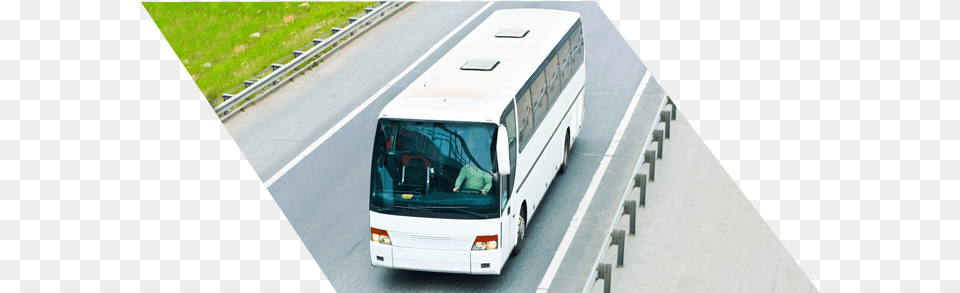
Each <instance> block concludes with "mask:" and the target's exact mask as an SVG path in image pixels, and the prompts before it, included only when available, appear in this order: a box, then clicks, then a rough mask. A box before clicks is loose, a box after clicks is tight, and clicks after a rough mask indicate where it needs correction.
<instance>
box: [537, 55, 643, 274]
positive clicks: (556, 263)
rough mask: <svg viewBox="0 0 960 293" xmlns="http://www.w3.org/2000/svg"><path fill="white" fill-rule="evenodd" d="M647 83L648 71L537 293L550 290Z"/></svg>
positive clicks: (571, 220)
mask: <svg viewBox="0 0 960 293" xmlns="http://www.w3.org/2000/svg"><path fill="white" fill-rule="evenodd" d="M649 81H650V71H647V72H646V73H644V74H643V79H642V80H641V82H640V86H638V87H637V92H636V93H635V94H633V99H632V100H630V105H629V106H627V112H626V113H624V114H623V120H620V126H617V131H616V132H615V133H614V134H613V140H611V141H610V146H609V147H607V153H606V154H604V156H603V159H602V160H600V166H599V167H597V172H596V173H593V178H592V179H590V186H588V187H587V193H586V194H585V195H584V196H583V199H582V200H580V205H579V206H577V212H576V213H574V214H573V218H572V219H570V226H569V227H567V232H566V234H563V240H561V241H560V247H558V248H557V254H555V255H553V260H551V261H550V266H549V267H547V272H546V274H545V275H544V276H543V280H541V281H540V285H539V286H537V292H538V293H542V292H547V290H549V289H550V283H552V282H553V277H554V276H556V274H557V270H558V269H560V262H562V261H563V257H564V256H565V255H566V254H567V250H568V249H570V243H571V242H573V236H574V235H576V234H577V230H578V229H580V222H581V221H582V220H583V216H584V215H585V214H586V213H587V208H588V207H590V202H591V201H593V196H594V194H596V193H597V188H599V187H600V180H601V179H603V174H604V173H606V172H607V167H608V166H609V165H610V160H612V159H613V154H614V153H616V152H617V146H619V145H620V139H621V138H623V133H624V132H625V131H626V129H627V124H630V118H631V117H633V112H634V110H635V109H636V108H637V103H639V102H640V95H641V94H642V93H643V90H644V89H646V88H647V82H649Z"/></svg>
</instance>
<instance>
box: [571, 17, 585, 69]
mask: <svg viewBox="0 0 960 293" xmlns="http://www.w3.org/2000/svg"><path fill="white" fill-rule="evenodd" d="M570 40H571V41H573V44H572V45H573V46H574V47H573V61H574V62H573V68H574V69H576V68H580V64H583V27H582V25H577V28H575V29H574V30H573V34H572V35H571V36H570Z"/></svg>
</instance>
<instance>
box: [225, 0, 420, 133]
mask: <svg viewBox="0 0 960 293" xmlns="http://www.w3.org/2000/svg"><path fill="white" fill-rule="evenodd" d="M409 3H410V2H400V1H379V2H377V3H376V4H374V5H371V6H370V7H367V8H366V9H364V11H363V12H360V13H357V14H356V15H354V16H353V17H350V18H349V19H347V20H346V21H344V22H342V23H340V24H339V25H337V26H335V27H334V28H333V29H331V30H330V31H328V32H326V33H324V34H323V35H321V36H320V37H319V38H316V39H314V40H313V41H312V42H310V43H308V44H306V45H304V46H303V47H300V48H299V49H297V50H295V51H293V53H290V54H289V55H287V56H286V57H283V59H280V61H277V62H276V63H273V64H271V65H270V67H268V68H266V69H264V70H263V71H261V72H260V73H257V74H256V75H255V76H254V77H253V78H252V79H249V80H247V81H244V82H243V84H241V85H238V86H236V87H234V88H233V89H231V90H230V91H228V92H227V93H224V94H223V95H221V96H220V98H219V99H216V100H214V101H213V102H211V103H216V102H218V101H222V102H220V103H218V104H212V106H213V107H214V108H213V110H214V112H216V113H217V116H219V117H220V120H222V121H226V120H227V119H229V118H230V117H232V116H233V115H234V114H236V113H237V112H239V111H240V110H242V109H243V108H244V107H246V106H248V105H251V104H253V102H256V101H257V100H259V99H261V98H263V97H265V96H267V95H269V94H270V93H271V92H273V91H274V90H276V89H277V88H279V87H280V86H281V85H283V84H285V83H286V82H288V81H290V80H292V79H293V78H294V77H295V76H298V75H300V74H302V73H303V72H304V71H305V70H307V69H310V68H313V67H314V66H316V65H317V64H318V63H320V62H321V61H323V59H324V58H325V57H326V56H328V55H329V54H332V53H334V52H336V50H338V49H339V48H341V47H343V45H344V44H346V43H349V42H350V41H352V40H353V39H355V36H359V35H360V34H363V33H364V32H366V31H367V30H368V29H370V28H372V27H373V26H375V25H376V24H377V23H379V22H380V21H382V20H383V19H385V18H387V17H389V16H391V15H393V13H394V12H396V11H398V10H400V9H401V8H403V7H405V6H406V5H407V4H409Z"/></svg>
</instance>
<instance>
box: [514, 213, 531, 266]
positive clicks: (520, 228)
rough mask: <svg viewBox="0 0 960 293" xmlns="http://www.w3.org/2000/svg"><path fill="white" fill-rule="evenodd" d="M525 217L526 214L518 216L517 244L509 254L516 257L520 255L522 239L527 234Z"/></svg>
mask: <svg viewBox="0 0 960 293" xmlns="http://www.w3.org/2000/svg"><path fill="white" fill-rule="evenodd" d="M526 230H527V215H526V213H522V214H520V223H518V225H517V244H516V245H514V246H513V251H511V252H510V255H513V256H516V255H518V254H520V249H521V248H523V238H524V237H525V236H526V233H527V231H526Z"/></svg>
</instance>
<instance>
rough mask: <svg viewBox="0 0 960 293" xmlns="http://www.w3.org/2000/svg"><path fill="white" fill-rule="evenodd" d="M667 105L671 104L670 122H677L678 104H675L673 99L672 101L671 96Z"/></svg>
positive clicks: (668, 97)
mask: <svg viewBox="0 0 960 293" xmlns="http://www.w3.org/2000/svg"><path fill="white" fill-rule="evenodd" d="M667 104H670V112H671V113H670V120H677V104H674V103H673V99H670V96H667Z"/></svg>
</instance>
